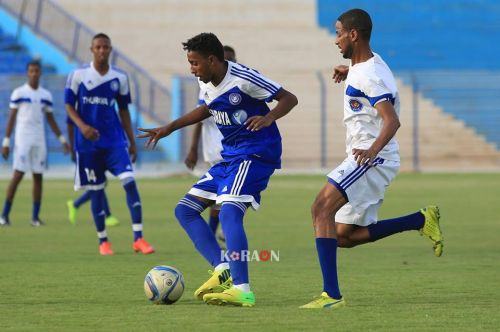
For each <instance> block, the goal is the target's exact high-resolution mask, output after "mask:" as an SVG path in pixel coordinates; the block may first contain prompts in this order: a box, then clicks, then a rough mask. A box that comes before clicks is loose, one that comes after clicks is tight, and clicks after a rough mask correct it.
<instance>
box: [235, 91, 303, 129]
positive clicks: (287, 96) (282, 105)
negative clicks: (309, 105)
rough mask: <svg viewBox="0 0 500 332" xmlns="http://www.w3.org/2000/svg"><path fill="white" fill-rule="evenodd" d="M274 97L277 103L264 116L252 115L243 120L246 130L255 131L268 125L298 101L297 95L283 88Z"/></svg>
mask: <svg viewBox="0 0 500 332" xmlns="http://www.w3.org/2000/svg"><path fill="white" fill-rule="evenodd" d="M275 99H276V100H277V101H278V104H277V105H276V107H274V108H273V109H272V110H271V111H270V112H269V113H267V114H266V115H265V116H262V115H256V116H252V117H250V118H249V119H248V120H247V121H246V122H245V125H247V129H248V130H251V131H257V130H260V129H262V128H265V127H269V126H270V125H271V124H272V123H273V122H274V121H276V120H278V119H280V118H282V117H284V116H285V115H287V114H288V113H289V112H290V111H291V110H292V108H294V107H295V106H296V105H297V104H298V103H299V101H298V99H297V97H295V95H294V94H293V93H291V92H289V91H287V90H285V89H282V90H281V91H280V92H278V94H277V95H276V97H275Z"/></svg>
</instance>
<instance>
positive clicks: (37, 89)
mask: <svg viewBox="0 0 500 332" xmlns="http://www.w3.org/2000/svg"><path fill="white" fill-rule="evenodd" d="M24 85H25V86H26V88H27V89H29V90H30V91H34V92H37V91H40V83H38V88H36V89H33V87H32V86H31V85H30V84H29V83H28V82H26V83H24Z"/></svg>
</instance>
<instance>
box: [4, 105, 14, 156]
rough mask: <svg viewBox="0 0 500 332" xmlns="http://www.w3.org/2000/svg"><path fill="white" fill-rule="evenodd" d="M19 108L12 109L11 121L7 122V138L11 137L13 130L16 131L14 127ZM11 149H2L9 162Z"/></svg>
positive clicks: (6, 147) (10, 113)
mask: <svg viewBox="0 0 500 332" xmlns="http://www.w3.org/2000/svg"><path fill="white" fill-rule="evenodd" d="M16 117H17V108H11V109H10V112H9V119H8V120H7V128H6V129H5V137H10V135H11V134H12V130H14V125H15V124H16ZM9 153H10V147H8V146H5V147H2V157H3V159H5V160H7V158H9Z"/></svg>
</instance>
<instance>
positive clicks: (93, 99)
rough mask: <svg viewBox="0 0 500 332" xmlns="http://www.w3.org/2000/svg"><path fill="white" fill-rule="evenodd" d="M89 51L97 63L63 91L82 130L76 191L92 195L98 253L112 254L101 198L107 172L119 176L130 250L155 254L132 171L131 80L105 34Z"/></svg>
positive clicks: (77, 140) (76, 74)
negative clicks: (113, 62) (113, 61)
mask: <svg viewBox="0 0 500 332" xmlns="http://www.w3.org/2000/svg"><path fill="white" fill-rule="evenodd" d="M90 49H91V52H92V55H93V61H92V62H91V63H90V65H89V66H85V67H83V68H80V69H76V70H75V71H73V72H72V73H71V74H70V76H69V77H68V82H67V85H66V90H65V102H66V110H67V112H68V116H69V117H70V119H71V121H73V123H74V124H75V126H76V127H78V130H76V131H75V146H74V148H75V151H76V172H75V189H81V188H84V189H87V190H92V197H91V209H92V215H93V217H94V222H95V225H96V228H97V236H98V238H99V252H100V254H101V255H112V254H113V250H112V248H111V243H110V242H109V241H108V236H107V233H106V228H105V222H104V219H105V213H104V206H103V204H104V197H103V196H104V186H105V184H106V175H105V172H106V170H108V171H109V172H111V173H112V174H113V175H115V176H117V177H118V178H119V179H120V180H121V182H122V185H123V188H124V189H125V192H126V196H127V205H128V208H129V210H130V215H131V218H132V230H133V233H134V243H133V245H132V248H133V249H134V251H136V252H142V253H143V254H150V253H153V252H154V249H153V247H152V246H151V245H150V244H149V243H147V242H146V241H145V240H144V238H143V236H142V208H141V200H140V197H139V192H138V190H137V185H136V183H135V179H134V173H133V168H132V162H134V161H135V159H136V152H137V150H136V145H135V141H134V136H133V132H132V125H131V120H130V114H129V111H128V104H130V102H131V98H130V91H129V85H128V78H127V75H126V73H124V72H122V71H121V70H118V69H117V68H114V67H111V66H110V65H109V55H110V53H111V50H112V47H111V40H110V38H109V37H108V36H107V35H105V34H103V33H99V34H97V35H95V36H94V37H93V38H92V44H91V48H90ZM116 109H118V115H117V112H116ZM125 134H126V136H125ZM127 138H128V146H127Z"/></svg>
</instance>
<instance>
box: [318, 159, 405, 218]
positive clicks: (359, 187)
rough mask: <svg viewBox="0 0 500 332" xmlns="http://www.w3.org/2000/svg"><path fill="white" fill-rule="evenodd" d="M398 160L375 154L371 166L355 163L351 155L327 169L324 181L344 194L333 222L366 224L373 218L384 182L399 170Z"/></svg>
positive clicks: (383, 191)
mask: <svg viewBox="0 0 500 332" xmlns="http://www.w3.org/2000/svg"><path fill="white" fill-rule="evenodd" d="M399 166H400V163H399V161H392V160H385V159H382V158H376V159H375V160H374V161H373V164H372V165H371V166H369V165H363V166H358V164H357V163H356V161H355V160H354V157H353V156H349V157H348V158H346V159H345V160H344V161H343V162H342V163H341V164H340V166H338V167H337V168H335V169H334V170H333V171H331V172H330V173H329V174H328V175H327V176H328V181H329V182H330V183H331V184H332V185H334V186H335V187H336V188H337V189H338V190H339V191H340V192H341V193H342V194H343V195H344V197H346V198H347V200H348V203H347V204H346V205H344V206H343V207H342V208H340V209H339V210H338V211H337V214H336V215H335V222H338V223H342V224H354V225H358V226H368V225H370V224H373V223H375V222H377V219H378V209H379V208H380V206H381V205H382V202H383V200H384V195H385V190H386V188H387V186H389V184H390V183H391V182H392V180H393V179H394V178H395V177H396V174H397V173H398V171H399Z"/></svg>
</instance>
